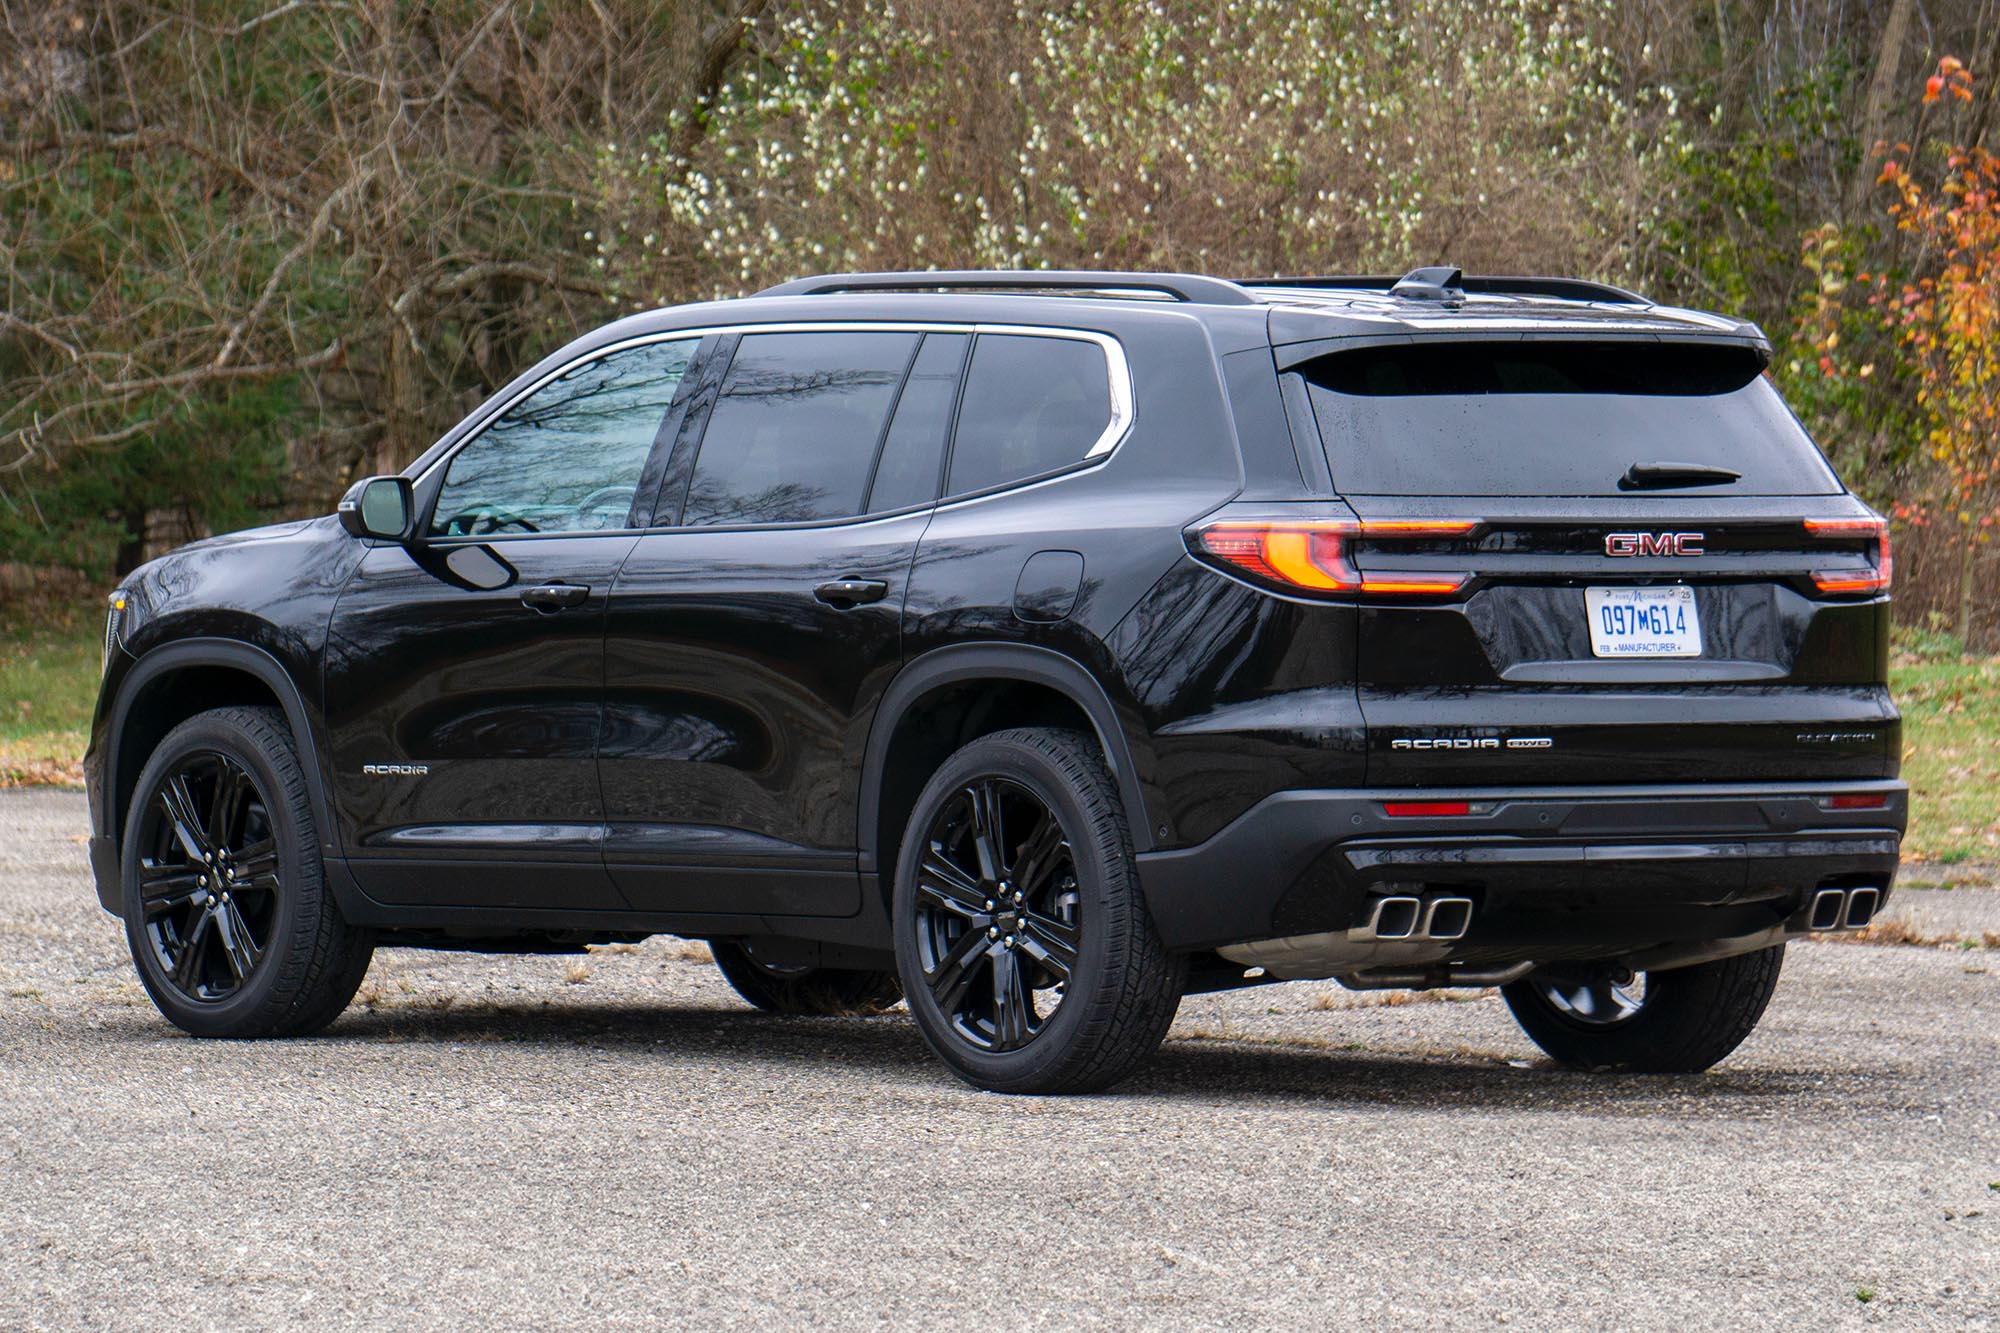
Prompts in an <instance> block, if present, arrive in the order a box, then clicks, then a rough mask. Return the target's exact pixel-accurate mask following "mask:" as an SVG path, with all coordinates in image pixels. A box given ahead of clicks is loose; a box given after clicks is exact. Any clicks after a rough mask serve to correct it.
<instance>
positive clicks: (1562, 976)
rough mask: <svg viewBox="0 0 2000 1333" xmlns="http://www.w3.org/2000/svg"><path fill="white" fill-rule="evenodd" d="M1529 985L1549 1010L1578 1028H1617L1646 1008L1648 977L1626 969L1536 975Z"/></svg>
mask: <svg viewBox="0 0 2000 1333" xmlns="http://www.w3.org/2000/svg"><path fill="white" fill-rule="evenodd" d="M1528 984H1529V985H1530V986H1532V987H1534V989H1535V992H1536V994H1537V995H1539V996H1540V997H1541V1000H1542V1003H1544V1004H1546V1005H1547V1006H1548V1007H1549V1008H1550V1010H1552V1011H1553V1012H1555V1013H1557V1014H1560V1015H1562V1017H1563V1018H1565V1019H1567V1020H1568V1021H1569V1022H1571V1023H1574V1024H1576V1025H1577V1026H1579V1027H1585V1028H1611V1027H1617V1026H1618V1025H1619V1024H1620V1023H1629V1022H1630V1021H1632V1020H1633V1019H1634V1018H1637V1017H1638V1016H1639V1011H1640V1010H1642V1009H1644V1008H1645V1007H1646V974H1645V973H1644V972H1634V971H1632V969H1630V968H1627V967H1594V968H1584V969H1581V970H1576V971H1570V972H1551V973H1548V974H1547V975H1544V974H1543V973H1542V972H1535V973H1533V974H1531V975H1530V976H1529V977H1528Z"/></svg>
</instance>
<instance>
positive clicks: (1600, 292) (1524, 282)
mask: <svg viewBox="0 0 2000 1333" xmlns="http://www.w3.org/2000/svg"><path fill="white" fill-rule="evenodd" d="M1429 271H1430V270H1427V269H1418V270H1417V271H1416V272H1417V273H1426V272H1429ZM1414 276H1416V274H1414V273H1413V274H1407V275H1405V276H1404V277H1402V278H1391V277H1382V276H1374V277H1363V276H1348V275H1344V274H1332V275H1328V276H1325V277H1293V278H1287V277H1276V278H1239V279H1237V282H1238V283H1239V284H1240V285H1241V286H1244V287H1298V288H1304V289H1307V290H1327V291H1360V292H1370V291H1374V292H1387V291H1393V290H1395V287H1396V284H1398V283H1400V282H1404V281H1407V280H1408V279H1409V278H1411V277H1414ZM1450 285H1452V286H1456V287H1457V288H1459V289H1460V290H1462V291H1463V292H1465V293H1466V295H1468V296H1548V297H1554V298H1556V299H1558V300H1563V301H1608V302H1610V303H1612V304H1614V305H1653V304H1654V302H1653V300H1652V299H1651V298H1650V297H1645V296H1641V295H1639V294H1638V293H1637V292H1630V291H1627V290H1625V289H1624V288H1623V287H1613V286H1611V285H1610V284H1609V283H1603V282H1585V281H1584V280H1583V279H1581V278H1531V277H1494V276H1472V277H1461V278H1460V279H1459V280H1458V282H1457V283H1455V284H1450Z"/></svg>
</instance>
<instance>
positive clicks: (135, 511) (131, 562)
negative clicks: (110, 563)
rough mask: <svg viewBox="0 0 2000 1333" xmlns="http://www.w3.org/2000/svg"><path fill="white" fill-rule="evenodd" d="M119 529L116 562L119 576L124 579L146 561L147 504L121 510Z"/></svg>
mask: <svg viewBox="0 0 2000 1333" xmlns="http://www.w3.org/2000/svg"><path fill="white" fill-rule="evenodd" d="M118 529H119V535H118V553H117V555H116V557H115V563H116V565H117V574H118V577H119V578H120V579H123V578H124V577H125V576H126V575H127V574H130V573H131V572H132V571H133V570H135V569H137V568H138V567H139V566H141V565H143V564H145V563H146V506H144V505H138V506H135V507H134V508H131V509H121V510H119V511H118Z"/></svg>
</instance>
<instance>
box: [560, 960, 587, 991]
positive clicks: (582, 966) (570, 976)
mask: <svg viewBox="0 0 2000 1333" xmlns="http://www.w3.org/2000/svg"><path fill="white" fill-rule="evenodd" d="M563 980H564V981H566V982H568V983H569V984H570V985H572V986H581V985H582V984H583V983H584V982H586V981H588V980H590V964H589V963H586V962H585V961H584V960H583V959H581V958H575V959H571V960H570V964H569V966H568V967H565V968H564V969H563Z"/></svg>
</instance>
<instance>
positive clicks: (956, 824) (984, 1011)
mask: <svg viewBox="0 0 2000 1333" xmlns="http://www.w3.org/2000/svg"><path fill="white" fill-rule="evenodd" d="M924 847H925V851H924V856H923V859H922V861H921V862H919V864H918V867H917V886H916V929H917V959H918V963H919V965H920V966H921V967H922V969H923V975H924V983H925V985H926V986H928V987H929V989H930V993H931V998H932V999H933V1000H934V1001H935V1002H936V1004H937V1007H938V1010H939V1011H940V1012H941V1013H942V1014H944V1015H945V1017H946V1020H947V1021H948V1022H949V1023H950V1025H951V1027H952V1030H953V1031H954V1032H956V1033H957V1034H958V1036H959V1037H961V1038H962V1039H963V1040H965V1041H966V1042H968V1043H970V1044H971V1045H972V1046H974V1047H976V1048H978V1049H979V1050H982V1051H1014V1050H1019V1049H1020V1048H1021V1047H1023V1046H1025V1045H1027V1044H1028V1043H1029V1042H1031V1041H1033V1040H1034V1039H1035V1038H1036V1037H1037V1036H1039V1035H1041V1032H1042V1030H1043V1028H1044V1027H1046V1026H1047V1025H1048V1023H1049V1022H1050V1021H1051V1020H1052V1019H1053V1018H1054V1017H1055V1013H1056V1010H1057V1009H1059V1008H1061V1007H1062V1003H1063V998H1064V991H1065V988H1066V987H1067V986H1068V984H1069V979H1070V974H1071V973H1072V972H1073V971H1074V970H1075V968H1076V958H1077V946H1078V943H1079V941H1080V938H1081V935H1080V932H1081V930H1082V928H1083V922H1082V900H1081V895H1080V894H1079V893H1078V891H1077V881H1076V864H1075V860H1074V858H1073V857H1072V855H1071V853H1070V847H1069V840H1068V839H1067V838H1065V837H1064V836H1063V829H1062V821H1061V820H1060V819H1059V818H1058V817H1057V815H1056V813H1055V811H1053V810H1051V809H1050V808H1049V807H1048V806H1047V805H1046V804H1045V803H1044V802H1043V801H1042V800H1041V798H1039V797H1038V796H1036V795H1035V793H1034V792H1032V791H1030V790H1029V789H1028V788H1026V787H1024V786H1022V785H1020V784H1019V783H1016V782H1010V781H1008V780H1006V779H1004V778H998V777H982V778H978V779H976V780H974V781H973V782H970V783H967V784H965V785H964V786H961V787H960V788H958V790H957V791H955V792H954V793H953V794H952V796H951V797H950V799H949V800H947V801H946V802H945V803H944V805H943V806H942V808H940V809H939V810H938V812H937V814H936V816H935V817H934V818H933V819H932V820H931V826H930V828H929V829H928V830H927V831H926V832H925V835H924Z"/></svg>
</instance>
